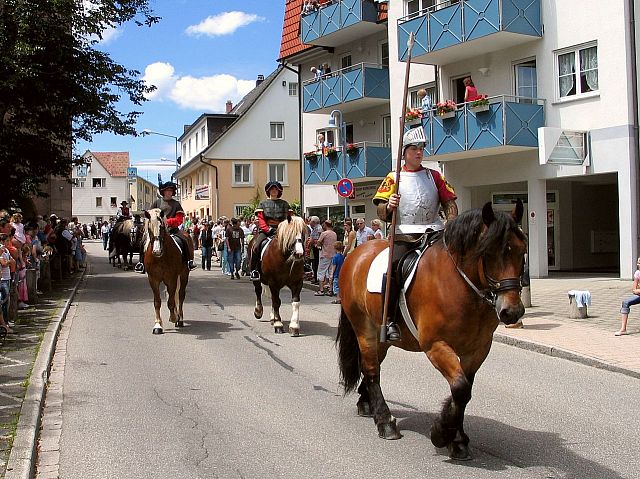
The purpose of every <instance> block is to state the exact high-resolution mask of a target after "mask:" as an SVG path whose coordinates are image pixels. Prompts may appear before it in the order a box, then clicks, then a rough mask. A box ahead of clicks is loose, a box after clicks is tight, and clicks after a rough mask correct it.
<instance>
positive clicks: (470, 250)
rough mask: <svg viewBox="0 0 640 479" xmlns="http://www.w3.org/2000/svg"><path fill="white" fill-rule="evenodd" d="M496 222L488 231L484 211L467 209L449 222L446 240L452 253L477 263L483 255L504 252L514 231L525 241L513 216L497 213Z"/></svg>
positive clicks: (493, 222) (501, 212)
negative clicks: (483, 215)
mask: <svg viewBox="0 0 640 479" xmlns="http://www.w3.org/2000/svg"><path fill="white" fill-rule="evenodd" d="M493 212H494V215H495V220H494V221H492V222H491V224H490V225H489V227H488V228H486V231H484V230H485V224H484V220H483V219H482V209H481V208H478V209H473V210H467V211H465V212H463V213H461V214H460V215H459V216H457V217H456V218H454V219H452V220H450V221H448V222H447V225H446V228H445V233H444V234H445V238H446V242H447V247H448V248H449V251H451V252H452V253H455V254H457V255H459V256H460V257H461V258H463V259H467V260H471V261H475V260H477V259H479V258H480V257H482V256H486V255H492V254H495V252H496V251H504V250H505V249H506V247H507V241H508V233H509V232H513V233H514V234H516V236H517V237H518V238H519V239H521V240H522V241H526V237H525V234H524V233H523V232H522V230H521V229H520V228H519V227H518V225H517V224H516V222H515V220H514V219H513V217H512V216H511V215H510V214H509V213H505V212H503V211H496V210H493Z"/></svg>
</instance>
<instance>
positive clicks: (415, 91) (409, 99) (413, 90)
mask: <svg viewBox="0 0 640 479" xmlns="http://www.w3.org/2000/svg"><path fill="white" fill-rule="evenodd" d="M423 88H424V89H425V90H427V94H429V91H432V92H433V95H431V105H432V108H433V107H435V104H436V103H437V102H436V94H437V92H438V90H437V88H436V82H429V83H423V84H422V85H416V86H412V87H411V88H409V92H408V94H407V107H409V108H420V107H421V104H417V105H415V106H414V105H413V97H414V95H415V98H416V99H417V97H418V90H422V89H423Z"/></svg>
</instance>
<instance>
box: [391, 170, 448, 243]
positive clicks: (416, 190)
mask: <svg viewBox="0 0 640 479" xmlns="http://www.w3.org/2000/svg"><path fill="white" fill-rule="evenodd" d="M399 191H400V195H401V197H402V198H401V200H400V206H399V207H398V215H399V216H398V226H397V228H396V232H398V233H404V234H409V233H424V231H425V230H426V229H427V226H429V225H438V226H441V225H442V222H441V221H440V217H439V216H438V210H439V208H440V198H439V196H438V188H437V187H436V184H435V182H434V181H433V178H432V177H431V174H430V173H429V172H428V170H426V169H425V170H420V171H402V172H400V189H399Z"/></svg>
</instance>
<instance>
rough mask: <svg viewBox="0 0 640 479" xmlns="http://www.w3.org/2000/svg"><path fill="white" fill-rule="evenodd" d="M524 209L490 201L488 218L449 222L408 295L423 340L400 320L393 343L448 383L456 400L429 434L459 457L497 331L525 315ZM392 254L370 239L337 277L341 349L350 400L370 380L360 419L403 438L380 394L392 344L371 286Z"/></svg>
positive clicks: (479, 215) (476, 214) (465, 455)
mask: <svg viewBox="0 0 640 479" xmlns="http://www.w3.org/2000/svg"><path fill="white" fill-rule="evenodd" d="M522 211H523V208H522V203H521V202H518V203H517V204H516V206H515V207H514V210H513V212H512V213H511V215H509V214H507V213H501V212H495V211H494V210H493V208H492V207H491V203H487V204H486V205H485V206H484V208H482V210H471V211H467V212H464V213H462V214H461V215H460V216H458V217H457V218H455V219H453V220H451V221H449V222H448V223H447V226H446V228H445V230H444V232H443V234H442V236H441V238H440V239H439V240H438V241H437V242H436V243H435V244H434V245H433V246H431V247H430V248H429V249H427V251H426V252H425V253H424V254H423V255H422V257H421V259H420V261H419V263H418V269H417V272H416V276H415V279H414V281H413V282H412V284H411V286H409V288H408V290H407V291H406V306H407V309H408V311H409V313H410V316H411V318H412V319H413V323H414V324H415V327H416V329H417V333H418V334H417V338H416V337H414V336H413V335H412V333H411V332H410V330H409V329H408V328H407V326H406V324H405V323H404V321H402V320H400V321H398V324H399V325H400V327H401V336H402V341H400V342H395V343H393V344H392V345H393V346H397V347H399V348H402V349H405V350H407V351H414V352H419V351H422V352H424V353H425V354H426V355H427V357H428V358H429V361H431V363H432V364H433V366H434V367H435V368H436V369H437V370H438V371H440V373H441V374H442V375H443V376H444V378H445V379H446V380H447V382H448V383H449V387H450V389H451V396H450V397H449V398H448V399H447V400H446V401H445V402H444V405H443V407H442V411H441V413H440V416H439V418H438V419H437V420H436V421H435V423H434V424H433V425H432V427H431V442H432V443H433V444H434V445H435V446H436V447H445V446H446V447H447V448H448V450H449V455H450V456H451V457H452V458H454V459H469V458H470V455H469V448H468V443H469V438H468V436H467V435H466V434H465V432H464V427H463V422H464V411H465V407H466V405H467V403H468V402H469V400H470V399H471V389H472V386H473V379H474V377H475V374H476V371H477V370H478V369H479V368H480V366H481V365H482V363H483V362H484V360H485V358H486V357H487V355H488V354H489V350H490V349H491V341H492V339H493V332H494V331H495V329H496V328H497V327H498V323H499V322H500V321H502V322H504V323H506V324H512V323H515V322H516V321H517V320H518V319H519V318H520V317H522V315H523V314H524V306H523V304H522V301H521V300H520V291H521V287H520V276H521V275H522V272H523V265H524V254H525V250H526V247H527V246H526V238H525V235H524V234H523V233H522V230H521V229H520V228H519V227H518V223H519V222H520V220H521V219H522ZM385 247H387V243H386V242H385V241H382V240H377V241H368V242H367V243H365V244H364V245H362V246H359V247H357V248H356V249H355V250H354V252H353V253H351V254H350V255H349V256H348V257H347V259H346V261H345V263H344V265H343V267H342V270H341V271H340V280H339V281H340V295H341V298H342V310H341V315H340V322H339V326H338V336H337V338H336V342H337V344H338V350H339V366H340V374H341V379H342V383H343V386H344V389H345V394H346V393H348V392H351V391H353V390H355V389H356V387H358V383H359V382H360V379H361V376H364V377H363V378H362V382H361V383H360V387H359V388H358V392H359V393H360V398H359V400H358V404H357V406H358V414H359V415H361V416H370V415H373V418H374V421H375V424H376V426H377V428H378V434H379V435H380V437H383V438H385V439H399V438H400V437H402V436H401V434H400V431H399V430H398V427H397V426H396V421H395V418H394V417H393V416H392V415H391V413H390V411H389V407H388V406H387V403H386V402H385V399H384V396H383V395H382V390H381V389H380V364H381V363H382V361H383V360H384V358H385V356H386V354H387V350H388V349H389V347H390V345H391V344H390V343H381V342H380V340H379V330H380V325H381V322H382V321H381V317H382V299H383V298H382V295H381V294H379V293H369V292H368V291H367V285H366V282H367V273H368V271H369V267H370V265H371V262H372V261H373V259H374V258H375V256H376V255H377V254H378V253H379V252H380V251H381V250H383V249H384V248H385ZM494 278H495V279H494ZM398 314H399V313H398Z"/></svg>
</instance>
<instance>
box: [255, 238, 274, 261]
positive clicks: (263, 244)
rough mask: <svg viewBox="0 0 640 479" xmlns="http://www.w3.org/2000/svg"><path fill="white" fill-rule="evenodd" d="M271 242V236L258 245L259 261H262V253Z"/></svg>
mask: <svg viewBox="0 0 640 479" xmlns="http://www.w3.org/2000/svg"><path fill="white" fill-rule="evenodd" d="M272 240H273V236H269V237H267V238H265V239H263V240H262V241H261V242H260V244H259V245H258V252H259V253H260V261H262V258H263V257H264V252H265V251H267V246H269V243H271V241H272Z"/></svg>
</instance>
